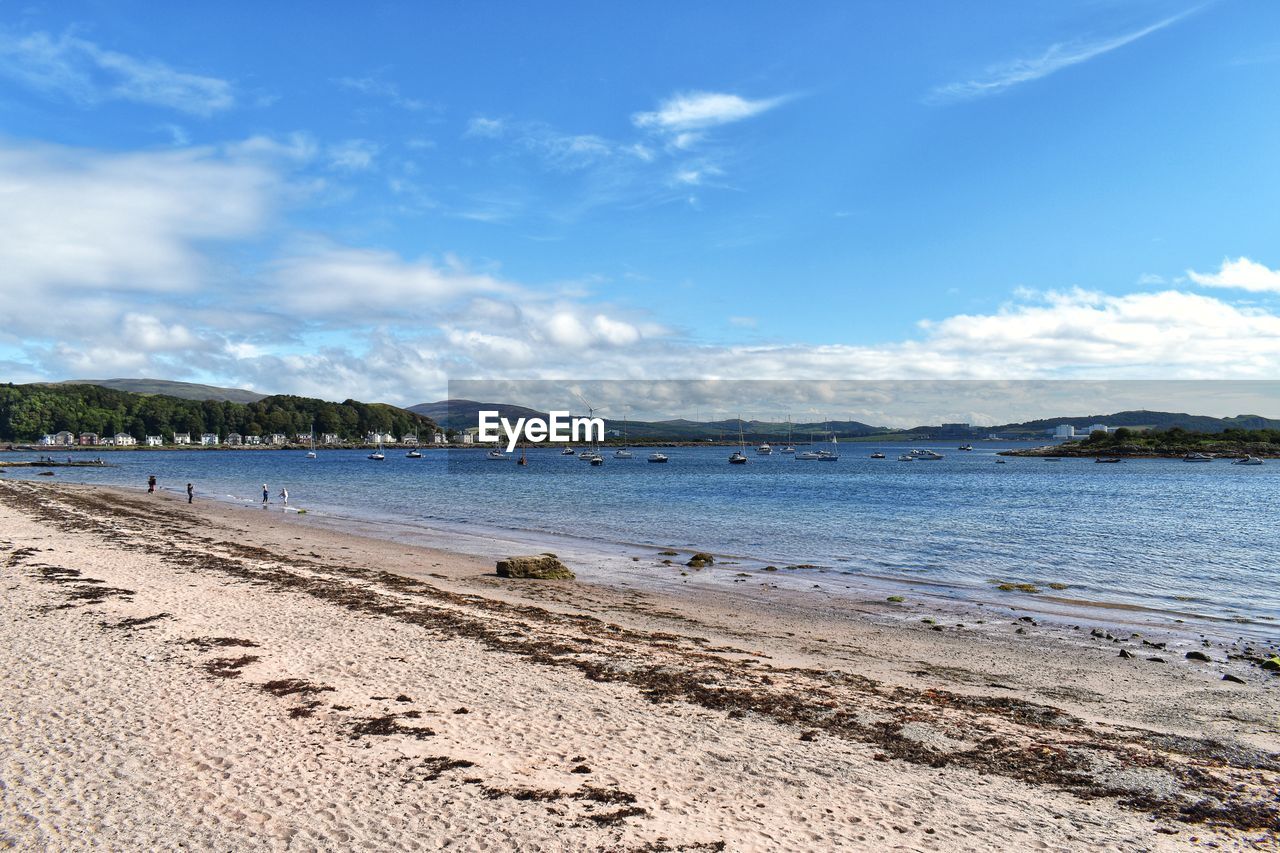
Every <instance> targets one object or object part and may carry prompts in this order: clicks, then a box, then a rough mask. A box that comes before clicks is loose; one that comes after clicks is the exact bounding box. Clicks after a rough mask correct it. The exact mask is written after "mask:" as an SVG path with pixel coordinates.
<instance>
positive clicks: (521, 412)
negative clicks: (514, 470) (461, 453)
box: [409, 400, 888, 442]
mask: <svg viewBox="0 0 1280 853" xmlns="http://www.w3.org/2000/svg"><path fill="white" fill-rule="evenodd" d="M481 410H485V411H495V410H496V411H497V412H498V414H499V416H501V417H505V418H507V419H508V420H512V421H514V420H515V419H516V418H530V417H536V418H546V417H547V413H546V412H540V411H538V410H536V409H530V408H528V407H526V406H514V405H511V404H509V403H479V402H476V401H475V400H438V401H436V402H434V403H419V404H418V405H416V406H410V407H409V411H411V412H414V413H415V414H419V415H423V416H425V417H428V418H431V420H433V421H435V422H436V423H437V424H439V425H440V426H442V427H444V428H445V429H466V428H467V427H474V426H475V425H476V423H477V422H478V420H479V412H480V411H481ZM574 414H577V415H581V414H584V413H582V412H575V413H574ZM738 424H739V421H738V420H737V419H736V418H733V419H730V420H724V421H711V422H709V423H699V422H698V421H690V420H684V419H676V420H666V421H635V420H628V421H626V422H625V423H624V422H623V421H622V420H621V419H615V418H605V419H604V425H605V429H606V430H609V431H611V432H612V431H617V432H618V433H621V432H622V430H623V429H625V430H626V433H627V437H628V438H634V439H636V440H638V441H648V440H652V441H706V440H707V439H725V440H726V441H727V440H731V439H736V438H737V437H738ZM741 424H742V433H743V436H744V437H745V438H746V440H747V441H753V442H754V441H764V440H768V441H780V440H781V441H785V440H786V438H787V429H788V427H787V424H786V423H771V422H767V421H742V422H741ZM790 429H791V434H792V436H793V437H794V439H795V441H797V442H801V441H807V440H808V438H809V435H810V433H816V434H818V435H819V436H822V435H825V434H828V433H830V432H832V431H835V432H836V433H837V434H838V435H839V436H841V437H842V438H850V437H856V436H864V435H877V434H879V433H884V432H888V430H887V429H885V428H884V427H873V426H870V425H868V424H864V423H859V422H858V421H830V422H824V423H812V424H809V423H802V424H792V425H791V427H790Z"/></svg>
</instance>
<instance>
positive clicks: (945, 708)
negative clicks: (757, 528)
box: [0, 482, 1280, 851]
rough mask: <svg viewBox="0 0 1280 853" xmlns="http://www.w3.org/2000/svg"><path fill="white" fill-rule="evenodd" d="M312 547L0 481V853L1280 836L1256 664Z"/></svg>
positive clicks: (1115, 636)
mask: <svg viewBox="0 0 1280 853" xmlns="http://www.w3.org/2000/svg"><path fill="white" fill-rule="evenodd" d="M298 521H300V519H298V518H296V517H295V516H291V515H286V514H283V513H278V512H264V511H262V510H257V509H246V508H240V507H235V506H228V505H218V504H212V503H208V504H199V503H198V504H196V505H195V506H191V507H188V506H187V505H186V503H185V502H183V501H180V500H178V499H176V498H175V497H173V496H170V495H166V494H158V495H145V494H136V493H131V492H126V491H122V490H113V489H106V488H98V487H86V486H69V485H63V484H56V485H55V484H49V483H32V482H24V483H17V482H0V565H2V566H3V572H4V574H3V583H4V588H5V595H4V607H3V620H2V622H0V657H3V667H4V672H5V673H6V689H5V690H4V691H3V694H0V727H2V729H0V782H2V786H0V849H2V848H4V847H6V846H9V847H12V848H14V849H21V850H28V849H31V850H35V849H54V848H58V849H89V848H95V849H101V848H110V849H159V848H167V847H172V846H176V845H177V844H179V843H185V845H186V846H188V847H190V848H193V849H218V850H223V849H226V850H230V849H248V848H253V849H270V850H312V849H316V850H336V849H343V850H347V849H368V850H423V849H440V848H442V847H445V846H448V847H450V848H451V849H462V850H486V849H489V850H508V849H521V850H562V849H570V850H600V849H605V850H615V849H616V850H651V851H656V850H718V849H723V850H829V849H830V850H835V849H853V850H863V849H865V850H882V849H913V850H930V849H951V850H955V849H1071V850H1075V849H1079V850H1085V849H1129V850H1145V849H1198V848H1201V847H1204V848H1209V849H1239V848H1245V849H1248V848H1257V849H1273V848H1274V846H1275V844H1276V841H1277V839H1276V836H1275V834H1274V833H1275V828H1276V826H1277V823H1278V822H1280V806H1278V804H1277V801H1276V798H1275V793H1274V792H1275V790H1276V789H1277V787H1278V786H1280V755H1277V752H1278V751H1280V732H1278V731H1277V729H1278V727H1280V726H1278V721H1280V698H1278V695H1280V694H1278V692H1277V687H1278V686H1280V676H1276V675H1271V674H1268V673H1266V672H1264V671H1262V670H1261V669H1260V668H1259V667H1258V666H1257V665H1256V664H1257V662H1258V660H1259V659H1260V657H1261V655H1262V653H1263V651H1264V650H1261V649H1258V648H1254V647H1252V646H1247V645H1234V646H1232V645H1216V644H1211V645H1210V646H1208V647H1205V646H1203V645H1201V644H1200V643H1198V642H1196V641H1195V639H1194V638H1192V637H1186V636H1169V637H1160V636H1156V635H1144V636H1141V637H1135V636H1131V633H1132V632H1129V631H1123V632H1122V631H1120V630H1119V629H1118V628H1116V627H1115V626H1108V625H1104V624H1084V625H1079V626H1077V627H1072V626H1070V625H1065V624H1061V625H1060V624H1053V625H1049V624H1044V623H1043V620H1040V619H1038V618H1037V617H1035V616H1034V615H1028V614H1026V613H1025V612H1021V611H1006V610H1003V609H1001V608H997V607H994V606H988V607H984V608H982V610H981V611H980V612H979V611H978V610H977V609H976V608H975V609H974V611H973V616H969V615H968V614H967V613H957V612H956V611H955V610H954V609H950V610H936V611H935V610H934V609H932V607H931V604H930V603H929V602H913V601H906V602H901V603H888V602H883V601H871V600H857V599H842V600H839V601H832V602H831V603H830V604H829V605H827V606H823V607H816V606H815V605H814V604H813V602H812V601H811V600H808V599H805V598H803V597H802V596H800V595H798V594H793V593H791V592H789V591H788V590H785V589H773V588H770V587H769V586H767V585H766V586H759V585H755V586H751V588H748V586H750V585H748V584H746V583H743V584H740V585H733V584H722V585H719V586H715V585H705V584H704V585H698V586H692V587H690V588H688V589H684V590H681V589H672V590H657V591H655V590H646V591H641V590H638V589H634V588H627V587H621V586H613V585H604V584H598V583H586V582H583V581H510V580H504V579H500V578H497V577H496V576H495V575H494V573H493V567H492V563H491V562H488V561H481V560H478V559H476V558H472V557H466V556H460V555H456V554H452V553H448V552H445V551H439V550H432V549H426V548H420V547H414V546H411V545H406V544H403V543H400V542H394V541H386V540H379V539H372V538H363V537H359V536H355V535H352V534H351V533H348V532H338V531H332V530H326V529H324V528H323V527H322V526H321V525H320V523H319V520H318V519H317V520H314V521H311V522H308V523H297V522H298ZM704 571H710V572H725V573H730V574H731V573H733V571H734V570H733V569H732V568H731V567H730V568H715V567H713V568H712V569H708V570H704ZM903 607H913V608H915V609H914V610H912V611H911V616H910V618H905V617H903V616H902V614H901V611H902V608H903ZM925 620H929V621H925ZM979 620H981V624H979ZM957 622H963V623H964V624H961V625H957ZM1161 644H1164V647H1163V648H1161V647H1160V645H1161ZM1122 650H1123V651H1124V652H1125V653H1127V654H1128V655H1129V657H1122V656H1121V652H1122ZM1188 651H1202V652H1204V653H1206V654H1207V655H1208V656H1209V658H1210V661H1209V662H1208V663H1203V662H1195V661H1189V660H1187V659H1186V658H1185V654H1186V652H1188ZM1229 655H1230V656H1231V657H1229ZM1150 658H1160V659H1161V660H1159V661H1156V660H1150ZM1224 675H1230V676H1232V677H1235V678H1239V679H1241V680H1243V681H1244V683H1243V684H1241V683H1236V682H1234V681H1224V680H1223V676H1224Z"/></svg>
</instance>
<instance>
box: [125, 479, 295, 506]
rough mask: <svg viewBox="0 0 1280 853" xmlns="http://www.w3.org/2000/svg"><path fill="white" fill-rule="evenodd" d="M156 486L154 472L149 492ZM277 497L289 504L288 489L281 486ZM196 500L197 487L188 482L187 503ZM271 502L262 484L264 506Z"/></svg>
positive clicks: (266, 489) (149, 482) (148, 484)
mask: <svg viewBox="0 0 1280 853" xmlns="http://www.w3.org/2000/svg"><path fill="white" fill-rule="evenodd" d="M156 487H157V480H156V475H155V474H152V475H151V476H149V477H147V494H154V493H155V490H156ZM277 497H279V498H280V500H281V501H283V502H284V505H285V506H288V505H289V490H288V489H286V488H281V489H280V494H279V495H278V496H277ZM195 500H196V487H195V485H194V484H192V483H187V503H195ZM270 502H271V490H270V489H269V488H267V484H266V483H263V484H262V508H263V509H266V508H267V504H268V503H270Z"/></svg>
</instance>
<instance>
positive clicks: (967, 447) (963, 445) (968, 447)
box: [956, 444, 973, 450]
mask: <svg viewBox="0 0 1280 853" xmlns="http://www.w3.org/2000/svg"><path fill="white" fill-rule="evenodd" d="M956 450H973V445H972V444H962V445H960V446H959V447H957V448H956Z"/></svg>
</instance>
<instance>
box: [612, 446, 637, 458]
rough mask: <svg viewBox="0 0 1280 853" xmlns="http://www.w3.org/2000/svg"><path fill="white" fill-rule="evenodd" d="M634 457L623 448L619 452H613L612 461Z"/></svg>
mask: <svg viewBox="0 0 1280 853" xmlns="http://www.w3.org/2000/svg"><path fill="white" fill-rule="evenodd" d="M634 456H635V454H634V453H632V452H631V451H630V450H627V449H626V448H625V447H624V448H622V449H621V450H615V451H613V458H614V459H631V458H632V457H634Z"/></svg>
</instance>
